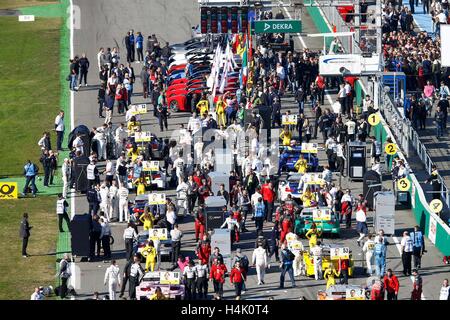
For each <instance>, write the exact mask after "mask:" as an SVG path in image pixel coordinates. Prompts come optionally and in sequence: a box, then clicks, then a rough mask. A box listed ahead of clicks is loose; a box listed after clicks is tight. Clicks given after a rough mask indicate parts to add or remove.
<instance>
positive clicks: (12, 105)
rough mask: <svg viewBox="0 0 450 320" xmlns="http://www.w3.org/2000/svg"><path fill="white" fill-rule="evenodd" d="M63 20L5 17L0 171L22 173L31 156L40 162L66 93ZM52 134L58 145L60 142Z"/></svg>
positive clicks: (0, 30)
mask: <svg viewBox="0 0 450 320" xmlns="http://www.w3.org/2000/svg"><path fill="white" fill-rule="evenodd" d="M61 23H62V19H60V18H57V19H56V18H55V19H48V18H36V21H35V22H29V23H23V22H22V23H20V22H18V21H17V17H0V48H2V50H0V96H1V97H2V100H1V102H0V127H1V129H2V134H1V135H0V154H1V157H0V175H1V176H17V175H22V168H23V165H24V164H25V162H26V160H28V159H30V160H32V161H34V162H36V163H39V161H38V159H39V156H40V149H39V147H38V145H37V142H38V141H39V139H40V137H41V136H42V132H44V131H49V130H52V129H53V128H54V125H53V121H54V117H55V116H56V115H57V112H58V110H59V109H60V107H59V103H60V101H59V98H60V90H59V89H60V83H59V79H60V77H59V65H58V58H57V56H58V53H59V45H60V43H59V36H60V26H61ZM55 136H56V135H55V133H52V138H53V139H52V147H56V139H55Z"/></svg>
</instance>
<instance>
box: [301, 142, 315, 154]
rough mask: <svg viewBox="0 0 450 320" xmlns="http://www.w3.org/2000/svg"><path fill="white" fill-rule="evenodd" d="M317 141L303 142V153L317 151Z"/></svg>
mask: <svg viewBox="0 0 450 320" xmlns="http://www.w3.org/2000/svg"><path fill="white" fill-rule="evenodd" d="M317 148H318V144H317V143H305V142H304V143H302V153H317V152H318V150H317Z"/></svg>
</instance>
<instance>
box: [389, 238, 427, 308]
mask: <svg viewBox="0 0 450 320" xmlns="http://www.w3.org/2000/svg"><path fill="white" fill-rule="evenodd" d="M392 239H393V240H394V242H395V246H396V247H397V250H398V254H399V255H400V257H401V256H402V246H401V245H400V240H398V238H397V237H395V236H392ZM409 279H410V280H411V282H414V280H413V279H412V278H409ZM421 298H422V300H427V299H426V298H425V296H424V295H423V290H422V297H421Z"/></svg>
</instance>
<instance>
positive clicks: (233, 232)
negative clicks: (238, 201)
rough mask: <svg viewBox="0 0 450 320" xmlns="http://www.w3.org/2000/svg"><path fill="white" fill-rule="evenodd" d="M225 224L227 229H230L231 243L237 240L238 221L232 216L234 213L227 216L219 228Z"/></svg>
mask: <svg viewBox="0 0 450 320" xmlns="http://www.w3.org/2000/svg"><path fill="white" fill-rule="evenodd" d="M225 226H226V227H227V229H228V230H230V236H231V244H233V243H234V242H239V223H238V222H237V220H236V219H235V218H234V215H232V216H231V215H230V216H228V217H227V218H226V219H225V222H224V223H223V224H222V225H221V226H220V228H221V229H223V228H224V227H225Z"/></svg>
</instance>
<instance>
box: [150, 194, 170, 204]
mask: <svg viewBox="0 0 450 320" xmlns="http://www.w3.org/2000/svg"><path fill="white" fill-rule="evenodd" d="M148 203H149V204H166V194H165V193H150V194H149V195H148Z"/></svg>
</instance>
